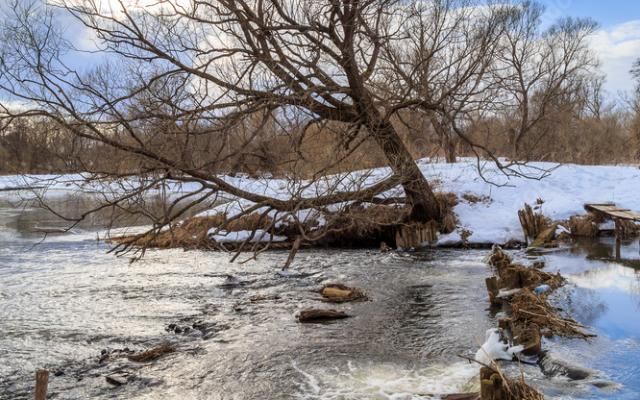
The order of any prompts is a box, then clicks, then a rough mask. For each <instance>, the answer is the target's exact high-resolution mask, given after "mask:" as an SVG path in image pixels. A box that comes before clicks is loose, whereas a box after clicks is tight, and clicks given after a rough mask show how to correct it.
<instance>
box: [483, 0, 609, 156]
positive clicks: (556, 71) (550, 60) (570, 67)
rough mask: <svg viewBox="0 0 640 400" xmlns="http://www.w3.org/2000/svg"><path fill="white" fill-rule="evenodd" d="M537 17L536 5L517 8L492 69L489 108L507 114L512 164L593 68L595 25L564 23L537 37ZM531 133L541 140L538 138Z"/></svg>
mask: <svg viewBox="0 0 640 400" xmlns="http://www.w3.org/2000/svg"><path fill="white" fill-rule="evenodd" d="M543 12H544V8H543V7H542V6H541V5H540V4H538V3H534V2H529V1H527V2H524V3H523V4H522V8H521V12H520V16H519V17H518V18H514V19H512V20H510V24H509V26H508V28H507V30H506V33H505V35H504V37H503V38H502V45H503V48H502V51H501V52H500V53H499V56H498V58H497V62H496V64H495V77H494V79H495V81H496V84H497V85H499V86H500V90H499V92H498V93H499V94H500V95H501V97H500V98H498V99H494V102H495V104H496V105H498V104H499V105H500V106H501V107H502V106H504V107H505V109H511V110H512V111H513V112H512V117H513V120H514V122H515V123H514V124H513V125H512V126H511V127H510V128H509V130H510V135H509V136H510V138H511V146H512V154H511V156H512V157H513V158H518V157H519V156H521V155H522V154H521V150H522V149H521V147H522V143H523V141H524V140H525V139H526V138H527V137H529V136H531V135H532V132H535V131H536V128H537V126H538V125H539V124H542V123H544V122H545V121H546V120H547V119H548V118H549V116H550V115H552V114H553V112H554V106H556V105H558V104H559V103H563V102H567V101H571V98H572V97H573V95H574V94H575V93H577V92H578V91H579V90H580V89H581V88H582V87H583V85H584V81H585V80H586V79H588V78H589V77H590V76H591V73H592V71H593V69H594V67H595V66H596V59H595V57H594V56H593V54H592V53H591V51H590V49H589V46H588V41H587V39H588V37H589V35H590V34H592V33H593V32H594V30H595V28H596V24H595V23H594V22H593V21H591V20H582V19H571V18H566V19H562V20H560V21H558V22H557V23H555V24H554V25H552V26H551V27H550V28H549V29H548V30H546V31H541V24H542V22H541V18H542V15H543ZM537 133H538V134H537V137H536V140H541V139H542V138H543V133H541V132H539V131H538V132H537Z"/></svg>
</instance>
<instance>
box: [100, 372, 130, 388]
mask: <svg viewBox="0 0 640 400" xmlns="http://www.w3.org/2000/svg"><path fill="white" fill-rule="evenodd" d="M104 379H105V380H106V381H107V383H109V384H111V385H113V386H122V385H126V384H127V382H128V380H129V374H127V373H115V374H111V375H107V376H105V377H104Z"/></svg>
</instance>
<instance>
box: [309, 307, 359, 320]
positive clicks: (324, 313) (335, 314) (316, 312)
mask: <svg viewBox="0 0 640 400" xmlns="http://www.w3.org/2000/svg"><path fill="white" fill-rule="evenodd" d="M349 317H351V316H350V315H348V314H346V313H345V312H343V311H337V310H323V309H316V308H309V309H306V310H302V311H300V313H299V314H298V321H299V322H324V321H331V320H335V319H344V318H349Z"/></svg>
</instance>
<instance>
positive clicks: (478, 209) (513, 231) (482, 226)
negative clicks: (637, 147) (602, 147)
mask: <svg viewBox="0 0 640 400" xmlns="http://www.w3.org/2000/svg"><path fill="white" fill-rule="evenodd" d="M531 166H532V167H537V168H543V169H552V168H554V166H555V165H554V164H551V163H532V164H531ZM485 168H486V170H487V172H488V173H489V174H491V175H489V174H487V176H495V177H496V179H500V180H499V181H498V183H500V184H503V185H504V186H495V185H492V184H489V183H487V182H485V181H484V180H482V179H481V178H480V177H479V176H478V172H477V168H476V166H475V165H474V163H473V162H471V161H465V162H461V163H457V164H453V165H447V164H435V165H434V164H428V165H423V166H422V170H423V172H424V173H425V174H426V175H427V176H429V177H433V178H435V177H437V178H438V179H440V180H441V182H442V187H441V188H440V189H441V190H443V191H448V192H453V193H455V194H457V195H458V197H460V199H461V201H460V203H459V204H458V205H457V206H456V207H455V209H454V211H455V213H456V214H457V216H458V219H459V221H460V229H459V230H458V231H457V232H454V233H452V234H450V235H445V236H443V237H441V238H440V241H439V242H440V244H446V243H451V242H455V241H458V240H460V237H459V236H460V235H459V232H460V231H461V229H467V230H469V231H470V232H472V234H471V236H470V237H469V239H468V240H469V242H470V243H474V244H480V243H506V242H508V241H510V240H523V239H524V237H523V233H522V228H521V227H520V221H519V219H518V209H520V208H522V206H523V204H524V203H529V204H533V203H535V202H536V200H537V199H541V200H542V201H544V203H543V204H542V205H541V211H542V213H543V214H544V215H546V216H548V217H550V218H551V219H553V220H563V219H567V218H569V217H571V216H573V215H578V214H584V213H585V210H584V204H585V203H589V202H596V203H599V202H614V203H616V204H618V205H619V206H622V207H625V208H629V209H632V210H640V169H639V168H638V167H634V166H624V167H623V166H583V165H571V164H567V165H562V166H559V167H558V168H557V169H555V170H553V171H552V172H551V174H550V175H549V176H548V177H546V178H544V179H541V180H535V179H526V178H521V177H511V178H510V179H508V180H507V179H505V178H504V177H500V175H499V173H498V171H497V168H496V167H495V166H492V165H490V164H487V165H486V167H485ZM466 193H471V194H473V195H475V196H478V197H483V196H486V198H487V201H481V202H477V203H472V202H469V201H465V200H464V199H463V198H462V196H463V195H464V194H466Z"/></svg>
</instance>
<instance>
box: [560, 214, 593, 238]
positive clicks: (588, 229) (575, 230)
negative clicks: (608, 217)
mask: <svg viewBox="0 0 640 400" xmlns="http://www.w3.org/2000/svg"><path fill="white" fill-rule="evenodd" d="M599 222H601V221H600V220H599V218H598V217H597V216H595V215H594V214H591V213H589V214H587V215H583V216H574V217H571V218H570V219H569V222H568V223H567V224H566V225H567V226H568V227H569V230H570V231H571V235H572V236H582V237H596V236H598V223H599Z"/></svg>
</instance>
